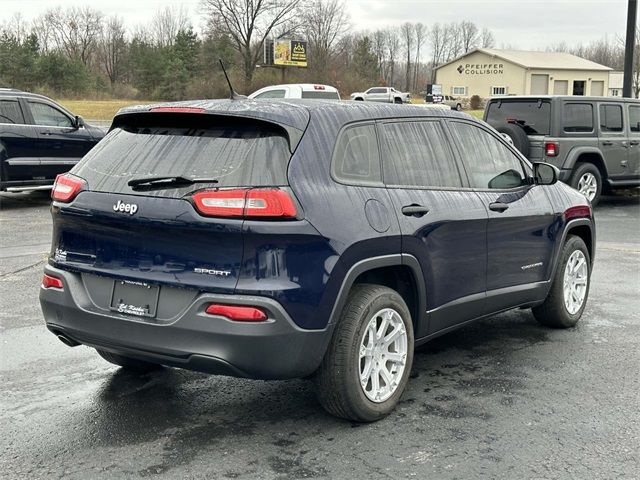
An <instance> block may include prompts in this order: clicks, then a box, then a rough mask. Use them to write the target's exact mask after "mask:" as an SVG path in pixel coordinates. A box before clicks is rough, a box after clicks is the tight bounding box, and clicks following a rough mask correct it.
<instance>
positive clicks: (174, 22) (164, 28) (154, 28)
mask: <svg viewBox="0 0 640 480" xmlns="http://www.w3.org/2000/svg"><path fill="white" fill-rule="evenodd" d="M189 26H190V24H189V12H188V11H187V10H186V9H185V8H184V7H183V5H180V6H168V7H165V8H162V9H160V10H158V11H157V12H156V13H155V15H154V16H153V19H152V20H151V31H150V33H151V36H152V38H153V40H154V42H155V44H156V45H157V46H159V47H167V46H170V45H173V42H174V41H175V38H176V35H177V34H178V32H179V31H180V30H186V29H187V28H189Z"/></svg>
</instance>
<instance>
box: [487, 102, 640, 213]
mask: <svg viewBox="0 0 640 480" xmlns="http://www.w3.org/2000/svg"><path fill="white" fill-rule="evenodd" d="M484 119H485V121H486V122H487V123H489V125H491V126H492V127H494V128H496V129H497V130H498V131H499V132H501V133H505V134H507V135H509V136H510V137H511V139H512V140H513V143H514V145H515V146H516V147H517V148H518V149H519V150H520V151H521V152H522V153H523V154H524V155H525V156H526V157H528V158H529V159H530V160H531V161H532V162H538V161H540V162H548V163H551V164H553V165H555V166H556V167H558V168H559V169H560V180H562V181H563V182H566V183H568V184H569V185H571V186H572V187H573V188H575V189H576V190H578V191H580V192H581V193H584V194H585V196H586V197H587V198H588V199H589V200H590V201H591V204H592V205H596V204H597V203H598V200H599V199H600V194H601V193H602V192H609V191H611V190H614V189H616V188H629V187H637V186H640V100H636V99H629V98H613V97H578V96H521V97H518V96H513V97H505V98H493V99H491V100H490V101H489V102H488V103H487V107H486V109H485V113H484Z"/></svg>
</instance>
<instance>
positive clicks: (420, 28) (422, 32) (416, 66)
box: [413, 22, 427, 88]
mask: <svg viewBox="0 0 640 480" xmlns="http://www.w3.org/2000/svg"><path fill="white" fill-rule="evenodd" d="M414 31H415V35H416V56H415V61H414V62H413V87H414V88H417V86H418V80H419V77H420V65H421V63H420V62H421V58H420V50H421V49H422V45H423V44H424V41H425V38H426V36H427V27H425V26H424V24H422V23H419V22H418V23H416V24H415V26H414Z"/></svg>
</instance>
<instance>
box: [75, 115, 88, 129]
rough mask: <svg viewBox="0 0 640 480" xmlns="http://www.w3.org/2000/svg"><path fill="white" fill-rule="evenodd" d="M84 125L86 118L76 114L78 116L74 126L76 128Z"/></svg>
mask: <svg viewBox="0 0 640 480" xmlns="http://www.w3.org/2000/svg"><path fill="white" fill-rule="evenodd" d="M84 125H85V124H84V118H82V117H81V116H79V115H76V118H75V119H74V123H73V126H74V127H75V128H80V127H84Z"/></svg>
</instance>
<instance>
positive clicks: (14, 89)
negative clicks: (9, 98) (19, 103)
mask: <svg viewBox="0 0 640 480" xmlns="http://www.w3.org/2000/svg"><path fill="white" fill-rule="evenodd" d="M0 92H22V90H19V89H17V88H9V87H0Z"/></svg>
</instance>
